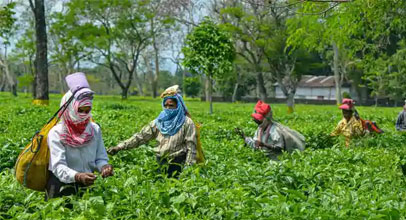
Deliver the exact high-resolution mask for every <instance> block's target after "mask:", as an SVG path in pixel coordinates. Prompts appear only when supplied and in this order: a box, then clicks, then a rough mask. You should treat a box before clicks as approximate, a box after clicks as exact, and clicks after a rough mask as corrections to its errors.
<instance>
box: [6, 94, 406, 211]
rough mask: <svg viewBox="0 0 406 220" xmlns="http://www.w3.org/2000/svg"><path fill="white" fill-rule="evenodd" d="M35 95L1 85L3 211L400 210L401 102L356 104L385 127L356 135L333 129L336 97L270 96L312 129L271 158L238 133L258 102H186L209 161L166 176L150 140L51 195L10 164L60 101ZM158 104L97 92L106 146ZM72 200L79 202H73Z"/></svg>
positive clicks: (293, 122)
mask: <svg viewBox="0 0 406 220" xmlns="http://www.w3.org/2000/svg"><path fill="white" fill-rule="evenodd" d="M60 98H61V96H53V95H51V100H50V103H51V104H50V106H49V107H36V106H32V105H31V104H30V101H31V100H30V99H29V98H22V97H20V98H18V99H16V98H13V97H12V96H11V95H10V94H5V93H0V146H2V147H1V148H0V168H1V171H0V185H1V187H0V219H12V218H13V219H135V218H139V219H157V218H159V219H401V217H402V216H405V215H406V210H405V209H404V208H403V206H404V204H405V202H406V200H405V198H406V197H405V192H406V187H405V186H406V182H405V177H404V176H403V175H402V171H401V169H400V167H399V166H400V165H401V164H404V163H406V158H405V157H404V155H406V149H405V147H404V143H405V141H406V135H404V134H403V133H398V132H396V131H395V129H394V121H395V117H396V115H397V112H398V111H399V110H400V109H395V108H371V107H359V108H358V111H359V113H360V114H361V116H362V117H363V118H366V119H372V120H375V121H377V123H378V124H379V126H380V127H381V128H382V129H383V130H385V133H384V134H382V135H378V136H367V137H365V138H362V139H358V140H354V141H353V143H352V145H351V146H350V148H345V147H344V140H342V139H341V138H339V139H334V138H332V137H329V132H330V131H331V130H332V129H333V128H334V126H335V125H336V124H337V123H338V121H339V120H340V119H341V117H342V116H341V112H340V111H339V110H338V109H337V107H336V106H311V105H297V106H296V112H295V113H293V114H286V112H285V107H284V106H283V105H280V104H277V105H272V109H273V111H274V116H275V118H276V119H277V120H278V121H279V122H281V123H283V124H286V125H288V126H289V127H291V128H293V129H295V130H297V131H299V132H301V133H302V134H304V135H305V136H306V139H307V149H306V150H305V151H304V152H300V153H299V152H298V153H293V154H291V155H289V154H284V155H283V156H282V157H281V158H280V161H279V162H273V161H269V160H268V158H266V156H265V155H264V154H263V153H262V152H259V151H253V150H251V149H249V148H247V147H245V146H244V143H243V141H242V140H241V139H240V138H239V137H238V136H237V135H236V134H235V133H233V131H232V130H233V128H234V127H241V128H242V129H243V130H244V131H245V132H246V133H247V134H248V135H253V134H254V132H255V130H256V125H255V123H254V122H253V121H252V120H251V118H250V114H251V113H252V108H253V106H254V104H253V103H251V104H226V103H216V104H215V105H216V108H217V109H218V110H217V112H216V114H215V115H208V114H207V113H206V112H205V111H204V109H206V108H207V104H206V103H202V102H195V101H187V102H186V105H187V107H188V108H189V110H190V112H191V114H192V115H193V118H194V120H197V121H198V122H201V123H202V124H203V128H202V131H201V135H202V143H203V147H204V149H205V154H206V158H207V163H206V165H205V166H204V167H189V168H188V169H186V170H185V172H184V173H182V174H181V176H180V179H179V180H174V179H167V178H166V177H162V178H160V177H159V176H157V174H156V169H157V166H158V165H157V163H156V161H155V156H154V152H153V151H152V149H151V148H152V147H153V146H154V143H150V144H148V145H146V146H141V147H140V148H138V149H134V150H130V151H124V152H120V153H119V154H118V155H116V156H113V157H110V162H111V163H112V164H113V166H114V167H115V176H114V177H110V178H107V179H102V178H101V177H99V178H98V179H97V180H96V183H95V185H94V186H92V187H90V188H89V190H88V191H86V192H85V193H84V195H83V197H81V198H79V197H75V196H71V197H65V198H59V199H53V200H51V201H49V202H44V201H43V198H44V194H43V193H39V192H33V191H30V190H27V189H25V188H23V187H22V186H20V185H19V184H18V183H17V182H16V180H15V178H14V176H13V170H12V167H13V165H14V162H15V159H16V157H17V155H18V153H19V151H20V150H21V149H22V148H23V147H24V145H25V144H27V143H28V141H29V140H30V138H31V136H32V135H33V134H34V132H35V131H36V130H38V129H39V128H40V127H41V126H42V125H43V124H44V123H45V122H46V121H47V119H48V118H49V117H51V115H52V114H53V113H54V112H55V111H56V110H57V108H58V104H59V100H60ZM160 111H161V105H160V100H157V99H145V98H142V99H141V98H133V97H131V98H130V99H129V100H127V101H120V100H119V98H118V97H108V96H96V97H95V99H94V108H93V110H92V113H93V116H94V118H95V120H96V121H97V122H98V123H99V124H100V125H101V128H102V131H103V139H104V142H105V145H106V146H107V147H109V146H114V145H116V144H117V143H119V142H120V141H122V140H124V139H126V138H129V137H131V135H132V134H133V133H135V132H136V131H139V130H140V129H141V128H142V126H143V125H145V124H146V123H148V122H150V121H151V120H153V119H154V118H155V117H156V116H157V115H158V114H159V112H160ZM67 203H71V204H72V205H73V210H70V209H67V208H66V204H67Z"/></svg>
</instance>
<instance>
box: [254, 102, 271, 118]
mask: <svg viewBox="0 0 406 220" xmlns="http://www.w3.org/2000/svg"><path fill="white" fill-rule="evenodd" d="M270 111H271V106H269V105H268V104H266V103H265V102H263V101H261V100H258V102H257V104H256V105H255V108H254V113H252V115H251V116H252V117H253V118H254V119H256V120H258V121H262V120H263V119H264V117H265V116H266V115H267V114H268V113H269V112H270Z"/></svg>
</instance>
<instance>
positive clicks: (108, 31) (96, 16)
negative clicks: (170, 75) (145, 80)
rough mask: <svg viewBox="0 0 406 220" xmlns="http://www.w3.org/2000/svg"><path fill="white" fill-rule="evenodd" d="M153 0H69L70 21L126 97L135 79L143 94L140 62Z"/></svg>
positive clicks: (87, 47)
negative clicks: (139, 69) (138, 72)
mask: <svg viewBox="0 0 406 220" xmlns="http://www.w3.org/2000/svg"><path fill="white" fill-rule="evenodd" d="M149 3H150V1H135V0H122V1H116V0H103V1H81V0H72V1H71V2H69V3H68V4H67V5H68V8H69V13H68V14H67V16H66V20H65V21H66V23H67V25H70V28H72V29H74V33H75V37H76V38H77V39H78V40H79V41H80V42H81V43H82V44H83V47H84V48H85V49H86V50H88V52H89V54H90V55H91V56H89V57H88V60H89V61H91V62H93V63H95V64H98V65H101V66H104V67H106V68H108V69H109V70H110V71H111V73H112V75H113V77H114V79H115V80H116V82H117V83H118V85H119V87H120V88H121V91H122V92H121V96H122V98H123V99H126V98H127V96H128V91H129V89H130V87H131V84H132V82H133V80H135V82H136V83H137V88H138V92H139V94H140V95H143V89H142V82H141V81H140V80H139V78H138V74H137V66H138V63H139V58H140V54H141V52H142V51H143V50H144V49H145V47H146V46H147V45H149V43H150V42H149V40H150V39H151V32H150V30H149V28H150V27H149V26H148V22H149V16H152V15H150V14H149V11H148V4H149Z"/></svg>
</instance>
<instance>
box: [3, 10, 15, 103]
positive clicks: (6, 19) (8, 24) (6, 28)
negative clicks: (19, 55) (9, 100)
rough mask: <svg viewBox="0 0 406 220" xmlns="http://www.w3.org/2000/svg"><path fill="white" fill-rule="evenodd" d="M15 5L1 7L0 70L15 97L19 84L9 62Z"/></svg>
mask: <svg viewBox="0 0 406 220" xmlns="http://www.w3.org/2000/svg"><path fill="white" fill-rule="evenodd" d="M14 7H15V3H9V4H7V5H6V6H4V7H0V43H2V44H0V46H1V47H2V49H3V48H4V49H3V53H1V51H2V49H0V70H3V72H4V74H5V78H6V80H5V81H7V82H8V85H9V87H10V91H11V93H12V94H13V95H14V96H17V83H16V79H15V76H14V74H13V73H12V72H11V70H10V66H9V62H8V47H9V46H10V39H11V36H12V35H13V28H14V23H15V21H16V19H15V18H13V15H14V11H13V9H14Z"/></svg>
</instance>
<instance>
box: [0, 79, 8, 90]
mask: <svg viewBox="0 0 406 220" xmlns="http://www.w3.org/2000/svg"><path fill="white" fill-rule="evenodd" d="M5 78H6V75H2V79H1V81H0V92H4V90H6V85H7V80H6V79H5Z"/></svg>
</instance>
